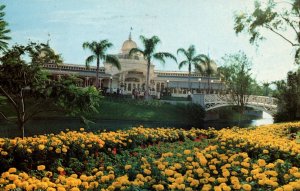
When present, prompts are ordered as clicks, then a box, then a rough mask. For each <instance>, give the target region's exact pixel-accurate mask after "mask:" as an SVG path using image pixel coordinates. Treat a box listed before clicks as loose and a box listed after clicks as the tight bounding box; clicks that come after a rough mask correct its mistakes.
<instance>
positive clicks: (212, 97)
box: [193, 94, 278, 114]
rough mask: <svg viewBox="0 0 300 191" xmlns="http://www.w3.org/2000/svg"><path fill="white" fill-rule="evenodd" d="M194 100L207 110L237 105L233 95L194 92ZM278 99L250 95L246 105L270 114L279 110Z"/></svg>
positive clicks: (246, 99) (247, 97)
mask: <svg viewBox="0 0 300 191" xmlns="http://www.w3.org/2000/svg"><path fill="white" fill-rule="evenodd" d="M193 102H194V103H198V104H200V105H201V106H202V107H204V108H205V110H207V111H208V110H212V109H215V108H218V107H223V106H227V105H237V102H236V101H234V100H233V99H232V96H231V95H229V94H228V95H218V94H194V95H193ZM277 102H278V100H277V99H276V98H273V97H267V96H256V95H249V96H246V98H245V104H246V106H249V107H253V108H256V109H260V110H263V111H266V112H268V113H270V114H274V113H276V112H277Z"/></svg>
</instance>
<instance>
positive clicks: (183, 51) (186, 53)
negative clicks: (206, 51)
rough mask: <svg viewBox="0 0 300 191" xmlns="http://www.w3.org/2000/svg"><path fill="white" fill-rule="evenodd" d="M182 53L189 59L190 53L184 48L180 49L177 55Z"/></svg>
mask: <svg viewBox="0 0 300 191" xmlns="http://www.w3.org/2000/svg"><path fill="white" fill-rule="evenodd" d="M180 53H181V54H183V55H185V57H187V58H188V57H189V55H188V52H187V51H186V50H184V49H183V48H179V49H178V50H177V55H179V54H180Z"/></svg>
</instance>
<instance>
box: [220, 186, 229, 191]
mask: <svg viewBox="0 0 300 191" xmlns="http://www.w3.org/2000/svg"><path fill="white" fill-rule="evenodd" d="M222 189H223V190H224V191H230V190H231V188H230V186H227V185H224V186H222Z"/></svg>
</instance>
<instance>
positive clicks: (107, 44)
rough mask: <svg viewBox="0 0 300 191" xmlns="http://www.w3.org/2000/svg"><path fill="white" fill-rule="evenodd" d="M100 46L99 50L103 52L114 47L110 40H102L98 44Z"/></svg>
mask: <svg viewBox="0 0 300 191" xmlns="http://www.w3.org/2000/svg"><path fill="white" fill-rule="evenodd" d="M98 45H99V47H98V48H99V49H100V50H101V52H105V51H106V50H107V49H109V48H111V47H112V46H113V44H112V43H111V42H109V41H108V40H106V39H105V40H102V41H100V42H99V43H98Z"/></svg>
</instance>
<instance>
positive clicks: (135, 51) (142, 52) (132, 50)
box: [129, 48, 144, 56]
mask: <svg viewBox="0 0 300 191" xmlns="http://www.w3.org/2000/svg"><path fill="white" fill-rule="evenodd" d="M136 53H141V54H142V55H144V51H142V50H141V49H139V48H132V49H131V50H130V51H129V56H132V55H133V54H136Z"/></svg>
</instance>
